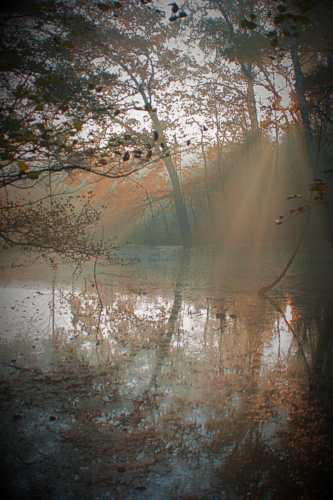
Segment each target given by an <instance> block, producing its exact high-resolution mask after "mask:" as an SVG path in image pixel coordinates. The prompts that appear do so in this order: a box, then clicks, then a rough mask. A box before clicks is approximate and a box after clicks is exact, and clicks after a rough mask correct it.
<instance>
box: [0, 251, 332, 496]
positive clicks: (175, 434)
mask: <svg viewBox="0 0 333 500" xmlns="http://www.w3.org/2000/svg"><path fill="white" fill-rule="evenodd" d="M120 256H121V258H122V259H123V262H119V263H117V264H108V263H106V262H98V263H97V266H96V268H95V273H94V266H93V263H92V264H91V265H86V266H85V267H84V269H83V270H82V272H81V273H80V274H77V273H76V274H73V270H74V268H73V267H71V266H64V265H63V266H58V267H57V268H56V269H55V268H53V269H52V268H51V267H48V266H47V265H46V264H45V263H44V264H43V263H40V262H39V260H38V261H37V262H35V263H32V264H30V265H29V266H23V267H14V268H9V267H8V265H7V266H6V267H5V268H4V270H3V272H2V281H1V296H0V298H1V301H0V326H1V331H0V361H1V365H0V367H1V443H0V446H1V460H2V466H1V475H2V477H1V480H2V483H3V489H4V490H5V491H6V494H7V498H20V499H25V498H43V499H44V498H48V499H49V498H50V499H67V498H68V499H71V498H94V499H104V498H105V499H107V498H115V499H118V498H119V499H122V498H126V499H127V498H142V499H146V498H149V499H150V498H151V499H173V498H183V499H185V498H214V499H215V498H216V499H227V498H230V499H240V498H256V499H257V498H258V499H260V498H263V499H271V498H278V499H279V498H281V499H286V498H293V499H294V498H331V493H332V492H331V485H330V482H327V481H331V471H332V470H333V454H332V415H333V412H332V400H333V394H332V346H333V329H332V323H333V310H332V297H333V281H332V276H333V272H332V271H333V260H332V258H331V256H330V254H329V253H323V252H319V251H318V252H317V253H315V254H310V253H307V252H305V253H301V254H299V255H298V256H297V258H296V260H295V262H294V264H293V266H292V267H291V269H290V271H289V272H288V274H287V276H286V277H285V278H284V280H283V281H282V282H281V283H280V285H279V286H278V287H276V288H275V289H273V290H272V291H271V292H270V294H267V297H265V298H262V297H259V296H258V294H257V292H258V290H259V289H260V288H261V287H262V286H264V285H267V284H268V283H269V282H271V281H272V280H273V279H274V278H276V276H277V274H278V272H279V271H280V270H281V269H282V267H283V266H284V264H285V263H286V262H287V260H288V257H289V253H288V252H282V251H281V252H278V253H277V252H272V251H268V252H265V253H259V254H257V255H256V256H255V257H254V256H250V255H249V253H248V252H235V253H228V254H227V253H225V254H223V253H222V252H221V251H219V250H218V249H212V248H206V249H192V250H189V251H182V250H181V249H180V248H178V247H157V248H156V247H155V248H147V247H134V246H128V247H123V248H122V249H121V252H120Z"/></svg>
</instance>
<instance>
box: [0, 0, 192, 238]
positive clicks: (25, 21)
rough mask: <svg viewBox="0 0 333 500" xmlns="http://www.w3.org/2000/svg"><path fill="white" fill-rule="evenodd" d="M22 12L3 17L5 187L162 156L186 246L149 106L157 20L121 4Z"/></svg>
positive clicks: (109, 171) (181, 213) (180, 211)
mask: <svg viewBox="0 0 333 500" xmlns="http://www.w3.org/2000/svg"><path fill="white" fill-rule="evenodd" d="M16 7H17V10H16V11H15V12H14V13H10V12H9V11H8V9H7V11H5V12H4V14H3V15H2V23H3V30H2V32H3V44H2V45H3V47H4V49H5V51H6V52H4V54H3V56H4V57H3V59H2V70H3V71H2V76H3V82H2V89H3V96H4V98H3V101H2V103H3V106H2V110H1V114H2V118H3V124H4V125H3V127H2V130H1V132H2V134H1V138H0V148H1V150H0V154H1V159H2V162H1V170H2V179H1V184H0V186H1V185H2V186H6V185H9V184H14V183H16V182H20V183H21V185H22V181H25V182H28V183H30V185H31V181H36V180H38V179H39V178H40V176H41V175H42V174H43V173H45V172H47V173H54V172H59V171H62V172H72V171H73V170H83V171H86V172H90V173H93V174H97V175H100V176H104V177H107V178H119V177H123V176H128V175H131V174H132V173H133V172H136V171H138V170H141V169H143V168H145V167H149V166H151V165H152V164H153V163H155V164H156V162H158V161H159V160H160V159H161V160H162V161H163V163H164V165H165V167H166V169H167V172H168V175H169V178H170V181H171V184H172V189H173V198H174V202H175V208H176V213H177V217H178V221H179V226H180V231H181V234H182V239H183V243H184V244H185V245H188V244H190V242H191V230H190V225H189V222H188V217H187V212H186V207H185V204H184V199H183V195H182V192H181V188H180V183H179V178H178V175H177V171H176V169H175V167H174V164H173V161H172V157H171V152H170V150H169V148H168V145H167V138H166V136H165V134H164V127H163V125H162V122H161V120H160V119H159V118H158V115H157V111H156V109H155V108H153V105H152V100H153V98H154V95H155V94H156V92H158V91H159V89H160V88H161V82H160V80H161V78H162V79H163V74H162V73H163V72H162V65H160V67H159V68H157V64H158V57H157V54H158V51H161V50H162V48H163V47H162V45H163V44H162V42H163V40H162V37H161V30H160V29H159V27H158V20H159V16H160V13H159V12H157V11H155V10H153V9H150V10H148V9H147V8H145V6H136V7H134V6H133V5H132V4H131V3H128V5H124V4H123V3H120V2H118V3H117V2H113V3H112V4H107V3H105V4H102V3H97V4H81V3H80V2H79V1H74V2H71V1H69V0H68V1H65V2H62V3H55V2H45V1H43V0H41V1H40V2H38V3H32V4H28V5H27V6H26V7H25V8H24V9H23V11H21V10H19V8H18V7H21V4H17V5H16ZM133 14H134V15H133ZM143 21H144V22H145V23H147V22H148V24H149V28H145V26H144V24H143ZM152 23H155V24H156V27H155V28H153V26H154V25H155V24H152ZM139 30H141V32H142V31H145V33H144V35H142V34H140V35H138V32H139ZM148 30H150V31H151V33H150V35H149V36H147V32H148ZM22 31H23V32H24V36H23V37H22ZM159 38H160V39H161V40H159ZM32 47H33V48H34V53H33V54H32V53H31V48H32ZM156 70H157V72H158V78H156ZM164 76H165V72H164ZM162 87H163V84H162ZM164 93H165V91H164ZM160 100H161V101H162V100H163V98H162V99H160ZM140 101H141V102H140ZM138 113H140V114H141V116H140V118H138ZM143 114H145V115H146V116H148V117H149V118H150V121H151V124H152V126H153V127H152V126H151V125H150V130H149V129H148V130H147V129H146V127H145V124H146V121H145V117H142V115H143ZM28 185H29V184H28Z"/></svg>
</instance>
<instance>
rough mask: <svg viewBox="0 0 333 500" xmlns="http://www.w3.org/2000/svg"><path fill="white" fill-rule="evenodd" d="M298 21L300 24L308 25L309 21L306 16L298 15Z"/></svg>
mask: <svg viewBox="0 0 333 500" xmlns="http://www.w3.org/2000/svg"><path fill="white" fill-rule="evenodd" d="M298 22H299V24H302V26H308V25H309V24H310V22H311V21H310V19H309V18H308V17H307V16H299V18H298Z"/></svg>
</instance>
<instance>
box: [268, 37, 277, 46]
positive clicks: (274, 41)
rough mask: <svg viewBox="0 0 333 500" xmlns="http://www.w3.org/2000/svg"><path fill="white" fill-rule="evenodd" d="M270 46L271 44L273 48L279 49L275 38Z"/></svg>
mask: <svg viewBox="0 0 333 500" xmlns="http://www.w3.org/2000/svg"><path fill="white" fill-rule="evenodd" d="M270 44H271V46H272V47H277V45H278V41H277V39H276V38H273V40H271V41H270Z"/></svg>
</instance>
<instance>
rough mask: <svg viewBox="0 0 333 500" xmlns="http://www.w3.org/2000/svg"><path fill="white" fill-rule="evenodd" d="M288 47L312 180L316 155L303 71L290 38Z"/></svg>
mask: <svg viewBox="0 0 333 500" xmlns="http://www.w3.org/2000/svg"><path fill="white" fill-rule="evenodd" d="M290 47H291V57H292V60H293V66H294V71H295V89H296V95H297V100H298V107H299V110H300V113H301V117H302V123H303V130H304V138H305V144H306V149H307V152H308V158H309V163H310V166H311V169H312V172H313V175H314V178H315V177H316V175H317V169H318V165H317V155H316V150H315V145H314V140H313V134H312V130H311V125H310V116H309V111H308V104H307V102H306V98H305V94H304V85H303V71H302V67H301V63H300V60H299V54H298V47H297V42H296V39H295V38H293V37H291V39H290Z"/></svg>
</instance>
